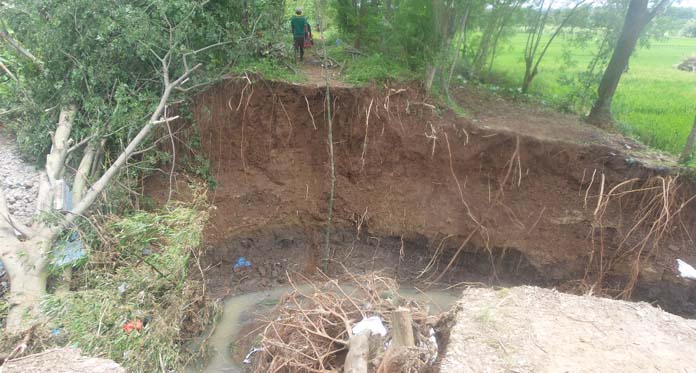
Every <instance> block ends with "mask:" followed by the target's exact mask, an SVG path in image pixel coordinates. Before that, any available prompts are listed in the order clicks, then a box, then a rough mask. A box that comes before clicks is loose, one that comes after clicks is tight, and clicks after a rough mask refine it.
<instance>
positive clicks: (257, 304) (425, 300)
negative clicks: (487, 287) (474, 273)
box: [186, 287, 460, 373]
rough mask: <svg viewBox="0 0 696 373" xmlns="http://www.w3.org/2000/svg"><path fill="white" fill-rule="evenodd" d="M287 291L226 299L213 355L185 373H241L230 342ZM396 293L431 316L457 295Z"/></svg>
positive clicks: (445, 292)
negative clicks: (423, 307) (419, 305)
mask: <svg viewBox="0 0 696 373" xmlns="http://www.w3.org/2000/svg"><path fill="white" fill-rule="evenodd" d="M346 288H347V287H346ZM299 289H300V290H301V291H302V290H305V289H306V288H303V287H299ZM289 291H290V288H289V287H280V288H276V289H273V290H268V291H260V292H254V293H248V294H243V295H239V296H234V297H231V298H229V299H227V300H226V301H225V305H224V307H223V313H222V316H221V318H220V320H219V321H218V323H217V324H216V325H215V329H214V330H213V333H212V335H211V336H210V339H209V341H208V343H209V345H210V347H212V348H214V350H215V354H214V356H213V357H212V359H211V360H210V361H209V362H208V363H207V365H206V366H205V367H201V366H199V365H197V366H191V367H189V368H188V369H187V370H186V371H187V372H189V373H193V372H202V373H213V372H229V373H234V372H243V371H244V364H243V363H242V362H241V361H236V360H235V359H233V357H232V353H231V347H232V346H233V343H234V342H235V341H236V340H237V339H238V338H239V337H241V336H240V335H239V333H240V331H241V330H242V328H243V326H244V325H245V324H247V323H248V322H250V321H252V320H253V319H254V318H255V317H256V316H258V314H259V312H263V309H264V308H266V309H270V308H271V307H273V306H274V305H275V304H276V303H277V301H278V299H279V298H280V297H281V296H282V295H283V294H284V293H287V292H289ZM399 294H400V295H401V296H402V297H404V298H407V299H414V300H416V301H418V302H419V303H421V304H423V305H425V306H427V307H429V310H430V312H431V313H432V314H437V313H440V312H444V311H447V310H449V309H450V308H451V307H452V306H453V305H454V303H455V302H456V301H457V300H458V299H459V296H460V293H459V292H458V291H455V290H451V291H448V290H437V291H435V290H428V291H425V292H422V291H420V290H417V289H400V290H399ZM245 353H246V352H245ZM236 355H239V354H236Z"/></svg>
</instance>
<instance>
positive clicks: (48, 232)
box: [0, 58, 201, 334]
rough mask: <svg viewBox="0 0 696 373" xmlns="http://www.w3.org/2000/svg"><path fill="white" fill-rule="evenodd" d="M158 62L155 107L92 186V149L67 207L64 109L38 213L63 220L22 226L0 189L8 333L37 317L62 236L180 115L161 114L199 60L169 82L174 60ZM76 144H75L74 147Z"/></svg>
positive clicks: (67, 112)
mask: <svg viewBox="0 0 696 373" xmlns="http://www.w3.org/2000/svg"><path fill="white" fill-rule="evenodd" d="M160 61H161V62H162V77H163V80H164V90H163V93H162V96H161V97H160V102H159V105H158V106H157V109H155V111H154V112H153V113H152V116H151V117H150V120H149V121H148V122H147V123H146V124H145V125H144V126H143V127H142V128H141V129H140V131H139V132H138V134H137V135H136V136H135V137H134V138H133V139H132V140H131V141H130V142H129V143H128V145H127V146H126V148H125V149H124V150H123V152H122V153H121V154H120V155H119V156H118V158H116V160H115V161H114V162H113V163H112V164H111V166H109V168H108V169H107V170H106V171H105V172H104V174H102V175H101V177H99V179H98V180H97V181H96V182H95V183H94V184H93V185H91V186H90V187H89V188H86V181H87V180H86V175H88V174H89V173H90V167H89V166H88V165H91V164H93V160H92V158H93V157H94V154H95V149H94V148H93V147H88V149H87V150H86V151H85V154H84V157H83V159H82V162H80V168H79V170H78V172H77V176H76V183H77V186H78V188H77V193H76V197H81V198H79V199H78V200H76V201H75V205H74V206H72V208H71V209H69V210H68V208H69V207H68V206H66V205H65V204H64V203H63V202H64V201H63V198H62V197H63V196H64V195H65V191H66V190H67V189H66V188H65V182H64V181H63V180H62V177H63V174H64V173H65V160H66V158H67V156H68V154H69V153H70V151H71V148H70V146H71V145H72V140H71V139H70V134H71V130H72V123H73V119H74V118H75V113H76V111H77V108H76V107H75V106H73V105H71V106H68V107H67V108H64V109H62V110H61V113H60V119H59V121H58V128H57V129H56V131H55V133H54V134H53V135H52V143H53V146H52V147H51V152H50V153H49V154H48V156H47V157H46V169H45V172H43V173H42V174H41V183H40V186H39V197H38V201H37V209H38V211H40V212H41V211H57V212H60V213H64V219H63V220H62V221H60V222H59V223H57V224H55V225H47V223H45V222H39V223H37V224H34V226H32V227H31V228H27V227H24V226H23V225H22V224H20V223H19V222H16V221H14V220H13V218H12V215H11V214H10V212H9V209H8V208H7V204H6V202H5V195H4V193H3V191H2V189H0V242H2V245H1V246H0V260H2V262H3V264H4V265H5V268H6V269H7V274H8V276H9V278H10V296H9V300H10V302H9V306H10V307H9V311H8V316H7V324H6V330H7V332H9V333H11V334H16V333H19V332H21V331H24V330H26V329H28V328H29V327H31V325H33V324H35V323H36V322H37V321H38V320H39V317H40V308H39V307H40V306H39V305H40V300H41V298H42V297H43V296H45V295H46V279H47V277H48V271H47V269H48V257H49V254H50V250H51V246H52V245H53V242H54V241H55V239H56V237H57V236H58V234H60V232H62V231H63V230H64V229H65V228H67V227H68V226H69V225H70V224H72V223H73V222H74V220H75V219H76V218H77V217H78V216H84V214H85V213H87V211H88V209H89V208H90V207H91V206H92V204H93V203H94V202H95V200H96V199H97V196H99V195H100V194H101V193H102V192H103V191H104V189H106V187H107V186H108V184H109V183H110V182H111V180H112V179H113V178H114V177H115V176H116V174H117V173H118V172H119V171H120V170H121V169H122V168H123V167H124V166H125V164H126V162H127V160H128V159H129V158H130V157H131V156H132V155H133V153H134V152H135V151H136V149H137V148H138V147H139V146H140V145H141V144H142V143H143V142H144V141H145V139H146V138H147V137H148V135H149V134H150V132H151V131H152V129H153V128H154V127H155V126H156V125H159V124H162V123H165V122H168V121H171V120H175V119H177V118H178V116H177V117H173V118H166V117H163V116H164V114H165V108H166V106H167V104H168V100H169V96H170V95H171V93H172V91H173V90H174V89H175V88H177V87H179V86H180V85H182V84H183V83H184V82H186V81H187V80H188V77H189V76H190V75H191V73H193V71H195V70H197V69H198V68H200V66H201V65H200V64H197V65H195V66H193V67H191V68H189V67H188V66H187V67H186V71H184V73H183V74H182V75H181V76H180V77H179V78H178V79H176V80H175V81H170V77H169V63H170V60H169V59H168V58H165V59H162V60H160ZM77 146H78V145H75V147H77ZM72 150H74V149H72ZM85 189H87V190H85ZM19 237H22V238H23V240H20V238H19Z"/></svg>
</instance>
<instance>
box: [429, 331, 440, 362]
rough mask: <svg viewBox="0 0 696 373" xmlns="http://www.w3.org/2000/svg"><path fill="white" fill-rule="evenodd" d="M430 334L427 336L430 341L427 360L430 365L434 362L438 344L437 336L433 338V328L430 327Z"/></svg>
mask: <svg viewBox="0 0 696 373" xmlns="http://www.w3.org/2000/svg"><path fill="white" fill-rule="evenodd" d="M428 334H430V336H429V337H428V341H430V345H429V346H428V348H429V349H430V353H431V355H430V360H428V364H430V365H432V364H434V363H435V360H437V350H438V348H439V346H438V345H437V338H435V329H433V328H430V332H429V333H428Z"/></svg>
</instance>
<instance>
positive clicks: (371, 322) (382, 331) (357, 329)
mask: <svg viewBox="0 0 696 373" xmlns="http://www.w3.org/2000/svg"><path fill="white" fill-rule="evenodd" d="M366 331H369V332H370V333H372V334H373V335H380V336H382V337H385V336H386V335H387V329H386V328H385V327H384V324H383V323H382V319H380V318H379V316H370V317H368V318H366V319H362V321H360V322H359V323H357V324H355V326H354V327H353V334H354V335H358V334H362V333H364V332H366Z"/></svg>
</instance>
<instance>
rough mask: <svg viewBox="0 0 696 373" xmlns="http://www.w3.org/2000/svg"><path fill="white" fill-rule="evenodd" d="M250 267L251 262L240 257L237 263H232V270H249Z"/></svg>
mask: <svg viewBox="0 0 696 373" xmlns="http://www.w3.org/2000/svg"><path fill="white" fill-rule="evenodd" d="M249 267H251V262H250V261H249V260H247V258H245V257H243V256H240V257H239V258H238V259H237V261H236V262H235V263H234V267H233V268H234V269H238V268H249Z"/></svg>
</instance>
